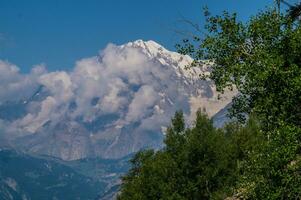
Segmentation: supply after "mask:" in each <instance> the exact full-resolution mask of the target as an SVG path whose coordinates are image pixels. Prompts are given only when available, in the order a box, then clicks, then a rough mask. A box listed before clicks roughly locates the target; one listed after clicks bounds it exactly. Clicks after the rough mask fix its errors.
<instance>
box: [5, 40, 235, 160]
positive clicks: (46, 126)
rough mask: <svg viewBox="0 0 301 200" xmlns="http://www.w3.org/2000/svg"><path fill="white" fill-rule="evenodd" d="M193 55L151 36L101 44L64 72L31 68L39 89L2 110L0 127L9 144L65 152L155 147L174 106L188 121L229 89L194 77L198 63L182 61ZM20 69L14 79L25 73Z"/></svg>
mask: <svg viewBox="0 0 301 200" xmlns="http://www.w3.org/2000/svg"><path fill="white" fill-rule="evenodd" d="M192 61H193V60H192V58H190V57H189V56H185V55H181V54H178V53H176V52H172V51H169V50H167V49H165V48H164V47H162V46H161V45H159V44H157V43H156V42H154V41H142V40H137V41H134V42H129V43H127V44H124V45H121V46H116V45H108V47H107V48H105V49H104V50H103V51H102V53H101V54H100V55H99V56H94V57H91V58H85V59H82V60H80V61H78V62H77V63H76V66H75V67H74V70H72V71H71V72H65V71H57V72H44V73H43V74H37V75H35V76H32V77H34V78H35V79H34V80H32V81H31V82H33V83H35V84H36V85H37V87H34V88H39V90H38V92H37V90H36V91H32V94H33V96H32V97H29V98H27V99H26V98H25V99H22V101H20V102H21V105H18V106H19V107H20V109H22V112H20V114H19V115H16V116H15V117H14V118H10V119H6V118H5V116H7V115H1V116H4V117H2V118H1V116H0V130H1V123H2V124H5V126H3V127H5V130H4V132H6V133H7V134H6V135H5V136H6V138H8V140H9V143H10V144H12V145H13V146H15V147H16V148H20V149H22V150H25V151H27V152H30V153H37V154H46V155H51V156H56V157H60V158H62V159H65V160H74V159H80V158H85V157H91V156H100V157H104V158H120V157H123V156H126V155H128V154H130V153H133V152H136V151H138V150H140V149H141V148H146V147H151V148H160V147H162V141H163V137H164V135H163V133H162V130H164V127H166V126H168V124H169V122H170V118H171V117H172V115H173V114H174V113H175V111H177V110H183V111H184V113H185V116H186V119H187V121H188V122H189V121H191V120H192V119H193V115H194V113H195V112H196V110H197V109H198V108H205V109H206V110H207V112H208V114H209V116H213V115H214V114H216V113H217V112H218V111H220V110H221V109H222V108H224V107H225V106H226V105H227V104H228V103H229V102H230V101H231V98H232V96H233V95H234V94H235V92H228V93H227V92H226V93H225V95H224V98H222V99H221V100H220V99H219V98H218V94H217V92H216V91H215V86H214V84H213V83H212V82H209V81H203V80H200V79H199V76H198V75H199V73H200V72H202V71H201V68H198V67H194V68H190V69H189V70H186V69H185V67H187V66H188V65H189V64H190V63H191V62H192ZM19 76H22V75H20V74H18V79H16V80H26V81H28V80H27V79H28V78H27V79H24V78H23V79H22V78H19ZM27 77H31V76H29V75H27ZM20 84H22V83H20ZM27 89H28V90H30V88H27ZM24 101H26V104H24V103H23V102H24ZM10 106H11V105H10ZM1 109H2V110H9V109H7V108H3V106H2V108H1V107H0V111H1ZM12 136H14V137H12Z"/></svg>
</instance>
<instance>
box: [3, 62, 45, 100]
mask: <svg viewBox="0 0 301 200" xmlns="http://www.w3.org/2000/svg"><path fill="white" fill-rule="evenodd" d="M44 72H45V70H44V68H43V66H40V65H39V66H35V67H34V68H33V69H32V70H31V73H29V74H21V73H20V69H19V68H18V67H17V66H16V65H14V64H11V63H9V62H7V61H3V60H0V104H2V103H4V102H6V101H18V100H20V99H25V98H28V97H29V96H30V95H32V93H33V92H34V90H36V89H37V87H38V83H37V78H38V77H39V76H40V75H41V74H42V73H44Z"/></svg>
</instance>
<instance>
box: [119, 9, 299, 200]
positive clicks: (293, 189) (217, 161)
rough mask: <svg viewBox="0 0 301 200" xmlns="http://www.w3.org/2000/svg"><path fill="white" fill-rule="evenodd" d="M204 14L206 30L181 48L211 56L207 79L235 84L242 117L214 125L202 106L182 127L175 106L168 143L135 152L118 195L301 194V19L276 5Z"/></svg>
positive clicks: (198, 59)
mask: <svg viewBox="0 0 301 200" xmlns="http://www.w3.org/2000/svg"><path fill="white" fill-rule="evenodd" d="M206 19H207V22H208V23H207V25H206V28H207V33H206V34H205V35H204V37H203V38H202V37H200V36H195V37H193V39H192V40H189V39H185V40H184V41H183V44H182V45H178V49H179V51H180V52H181V53H184V54H189V55H191V56H192V57H193V58H194V59H195V61H194V63H193V65H198V64H202V62H203V61H204V60H210V61H213V68H212V73H211V74H210V75H209V76H207V75H204V76H203V78H205V79H207V78H209V79H211V80H213V81H214V82H215V83H216V85H217V89H218V90H219V91H221V92H222V91H223V90H224V89H225V88H232V87H236V88H237V89H238V91H239V95H238V96H237V97H235V98H234V101H233V106H232V109H231V112H230V113H231V115H232V116H233V117H236V118H237V119H238V120H239V123H238V122H237V123H232V124H228V125H226V126H225V127H224V128H222V129H216V128H214V127H213V126H212V122H211V121H210V119H208V118H207V116H206V115H205V114H204V113H201V112H198V114H197V118H196V121H195V124H194V125H193V126H192V127H190V128H185V123H184V120H183V115H182V114H181V112H178V113H176V115H175V117H174V118H173V119H172V124H171V126H170V127H169V128H168V131H167V135H166V139H165V144H166V147H165V148H164V149H162V150H161V151H158V152H154V151H151V150H148V151H143V152H140V153H138V154H137V155H136V156H135V157H134V159H133V160H132V165H133V167H132V169H131V171H130V172H129V173H128V174H127V175H126V176H125V177H124V178H123V184H122V187H121V192H120V195H119V197H118V198H119V199H225V198H227V197H229V198H233V199H234V198H237V199H238V198H240V199H301V155H300V150H301V149H300V144H301V143H300V142H301V141H300V139H301V27H300V21H295V20H293V19H292V18H290V17H289V16H286V15H281V14H279V13H278V12H277V11H276V10H267V11H265V12H261V13H259V14H258V15H257V16H255V17H252V18H251V19H250V21H249V22H247V23H242V22H239V21H238V20H237V17H236V15H235V14H233V15H231V14H229V13H227V12H225V13H224V14H223V15H222V16H211V15H210V14H209V12H208V11H206ZM294 19H295V18H294ZM247 115H248V116H250V117H249V119H248V120H247V121H246V119H245V116H247ZM253 116H256V117H253Z"/></svg>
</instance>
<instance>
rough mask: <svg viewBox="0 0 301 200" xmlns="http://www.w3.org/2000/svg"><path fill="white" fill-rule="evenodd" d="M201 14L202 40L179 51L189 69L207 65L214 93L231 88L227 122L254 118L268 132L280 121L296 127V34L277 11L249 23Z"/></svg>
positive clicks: (299, 35) (299, 36) (299, 83)
mask: <svg viewBox="0 0 301 200" xmlns="http://www.w3.org/2000/svg"><path fill="white" fill-rule="evenodd" d="M205 13H206V21H207V24H206V26H205V27H206V30H207V32H206V34H205V36H195V37H194V38H193V39H190V40H189V39H185V40H183V43H182V44H181V45H177V47H178V50H179V51H180V52H181V53H183V54H189V55H191V56H192V57H193V58H194V59H195V60H194V63H193V65H199V64H202V63H203V62H204V61H206V62H208V61H211V64H212V72H211V74H210V75H204V76H203V78H210V79H211V80H213V81H214V82H215V84H216V85H217V90H218V91H220V92H223V91H224V89H225V88H233V87H236V88H237V89H238V91H239V95H238V96H236V97H235V98H234V99H233V106H232V108H231V114H232V116H235V117H238V118H239V119H241V120H244V119H245V115H244V114H245V113H247V114H250V113H254V114H256V115H257V117H259V118H261V120H262V121H263V122H264V123H265V126H266V127H267V128H270V126H272V127H274V126H277V125H279V124H281V122H282V121H284V122H286V123H290V124H293V125H297V126H299V127H300V126H301V104H300V102H301V79H300V77H301V67H300V66H301V56H300V55H301V28H300V22H295V21H293V20H292V19H291V18H289V17H286V15H281V14H279V13H278V12H277V11H276V10H267V11H263V12H260V13H259V14H257V15H256V16H254V17H252V18H251V19H250V20H249V21H248V22H246V23H243V22H241V21H238V19H237V15H236V14H229V13H228V12H224V14H223V15H222V16H211V15H210V13H209V12H208V11H206V12H205Z"/></svg>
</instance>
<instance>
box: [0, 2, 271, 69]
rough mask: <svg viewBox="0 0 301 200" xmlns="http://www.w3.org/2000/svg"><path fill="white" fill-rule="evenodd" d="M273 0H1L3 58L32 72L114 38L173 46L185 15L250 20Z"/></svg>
mask: <svg viewBox="0 0 301 200" xmlns="http://www.w3.org/2000/svg"><path fill="white" fill-rule="evenodd" d="M272 4H273V0H249V1H247V0H43V1H42V0H1V1H0V59H2V60H7V61H9V62H12V63H14V64H16V65H18V67H20V68H21V71H22V72H28V71H29V70H30V69H31V67H32V66H33V65H35V64H40V63H45V64H46V66H47V68H48V69H49V70H50V71H53V70H68V69H71V68H72V67H73V65H74V62H75V61H76V60H79V59H81V58H84V57H88V56H93V55H96V54H97V53H98V51H99V50H101V49H103V48H104V47H105V46H106V45H107V44H108V43H115V44H123V43H126V42H128V41H133V40H136V39H143V40H154V41H156V42H158V43H160V44H162V45H163V46H165V47H166V48H168V49H171V50H173V49H174V45H175V43H177V42H178V41H179V40H180V39H181V37H182V36H181V35H179V34H177V33H176V31H175V30H185V27H184V26H183V23H182V22H180V19H181V16H183V17H185V18H187V19H189V20H191V21H194V22H202V21H203V17H202V12H201V11H202V7H203V6H205V5H207V6H208V7H209V9H210V10H211V12H212V13H216V14H218V13H220V12H221V11H222V10H229V11H237V12H238V14H239V16H240V18H241V19H243V20H246V19H247V18H248V16H250V15H252V14H254V13H256V11H258V10H260V9H263V8H265V7H266V6H271V5H272Z"/></svg>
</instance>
